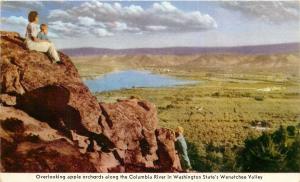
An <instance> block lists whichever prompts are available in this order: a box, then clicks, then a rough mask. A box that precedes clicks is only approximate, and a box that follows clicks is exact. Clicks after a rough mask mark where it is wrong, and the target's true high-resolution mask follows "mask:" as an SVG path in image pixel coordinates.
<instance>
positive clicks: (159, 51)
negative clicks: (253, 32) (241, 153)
mask: <svg viewBox="0 0 300 182" xmlns="http://www.w3.org/2000/svg"><path fill="white" fill-rule="evenodd" d="M299 50H300V43H284V44H269V45H255V46H239V47H166V48H133V49H106V48H93V47H83V48H70V49H61V51H62V52H64V53H65V54H68V55H70V56H92V55H145V54H148V55H193V54H212V53H217V54H220V53H235V54H258V55H259V54H276V53H288V52H297V51H299Z"/></svg>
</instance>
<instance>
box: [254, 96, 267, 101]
mask: <svg viewBox="0 0 300 182" xmlns="http://www.w3.org/2000/svg"><path fill="white" fill-rule="evenodd" d="M254 99H255V100H257V101H263V100H264V99H265V98H264V96H255V97H254Z"/></svg>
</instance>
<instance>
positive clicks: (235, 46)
mask: <svg viewBox="0 0 300 182" xmlns="http://www.w3.org/2000/svg"><path fill="white" fill-rule="evenodd" d="M284 44H299V46H300V41H299V42H283V43H271V44H245V45H233V46H165V47H132V48H106V47H93V46H86V47H66V48H60V49H59V50H63V49H87V48H89V49H108V50H129V49H168V48H169V49H170V48H239V47H255V46H274V45H284Z"/></svg>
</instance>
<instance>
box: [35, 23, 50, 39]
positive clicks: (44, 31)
mask: <svg viewBox="0 0 300 182" xmlns="http://www.w3.org/2000/svg"><path fill="white" fill-rule="evenodd" d="M40 29H41V31H40V32H39V33H38V35H37V38H38V39H41V40H48V41H49V38H48V36H47V34H48V26H47V25H46V24H41V25H40ZM49 42H50V41H49Z"/></svg>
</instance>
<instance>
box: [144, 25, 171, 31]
mask: <svg viewBox="0 0 300 182" xmlns="http://www.w3.org/2000/svg"><path fill="white" fill-rule="evenodd" d="M146 28H147V29H148V30H152V31H160V30H166V29H167V27H166V26H155V25H152V26H151V25H149V26H146Z"/></svg>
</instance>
